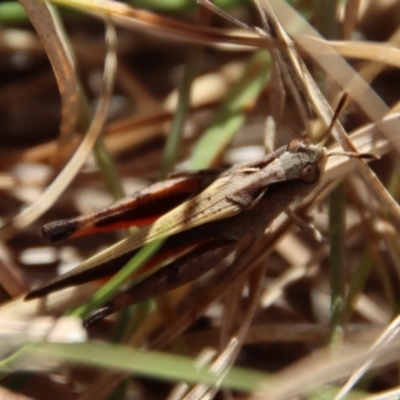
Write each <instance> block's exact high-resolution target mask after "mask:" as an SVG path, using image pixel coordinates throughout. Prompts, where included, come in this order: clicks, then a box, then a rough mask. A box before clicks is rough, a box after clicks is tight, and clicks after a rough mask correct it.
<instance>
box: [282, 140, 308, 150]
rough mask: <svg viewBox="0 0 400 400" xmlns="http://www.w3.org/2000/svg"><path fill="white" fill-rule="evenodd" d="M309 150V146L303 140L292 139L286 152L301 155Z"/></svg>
mask: <svg viewBox="0 0 400 400" xmlns="http://www.w3.org/2000/svg"><path fill="white" fill-rule="evenodd" d="M308 148H309V144H308V142H307V141H306V140H304V139H293V140H292V141H291V142H290V143H289V144H288V147H287V151H289V152H290V153H302V152H306V151H307V149H308Z"/></svg>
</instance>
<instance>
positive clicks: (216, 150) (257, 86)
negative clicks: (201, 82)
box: [190, 51, 270, 169]
mask: <svg viewBox="0 0 400 400" xmlns="http://www.w3.org/2000/svg"><path fill="white" fill-rule="evenodd" d="M269 71H270V55H269V52H267V51H259V52H257V53H256V54H255V55H254V56H253V57H252V58H251V59H250V61H249V63H248V65H247V67H246V69H245V71H244V73H243V75H242V76H241V78H239V80H238V81H237V82H236V84H235V85H234V86H233V87H232V89H231V90H230V92H229V93H228V95H227V96H226V99H227V100H226V101H225V102H224V103H223V104H222V105H221V107H220V109H219V110H218V112H217V114H216V115H215V118H214V120H213V122H212V123H211V126H210V127H209V128H208V129H207V130H206V131H205V132H204V134H203V136H202V137H201V139H200V140H199V141H198V143H197V145H196V147H195V149H194V152H193V155H192V157H191V160H190V169H200V168H206V167H209V166H212V165H213V164H214V162H215V161H216V160H217V159H218V157H219V156H220V155H221V154H222V153H223V151H224V150H225V148H226V147H227V145H228V144H229V143H230V142H231V140H232V139H233V137H234V135H235V134H236V132H237V131H238V130H239V128H240V127H241V126H242V125H243V123H244V121H245V112H246V108H247V107H248V106H249V104H252V103H253V102H255V101H256V99H257V97H258V95H259V94H260V92H261V90H262V89H263V87H264V86H265V83H266V81H267V79H268V77H269Z"/></svg>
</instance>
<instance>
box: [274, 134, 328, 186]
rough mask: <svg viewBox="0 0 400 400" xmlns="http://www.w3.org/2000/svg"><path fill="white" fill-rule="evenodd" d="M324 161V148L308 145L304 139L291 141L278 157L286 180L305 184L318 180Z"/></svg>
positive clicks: (322, 170)
mask: <svg viewBox="0 0 400 400" xmlns="http://www.w3.org/2000/svg"><path fill="white" fill-rule="evenodd" d="M326 160H327V154H326V151H325V148H323V147H321V146H318V145H313V144H310V143H308V142H307V141H306V140H304V139H294V140H292V141H291V142H290V143H289V144H288V146H287V149H286V151H285V152H283V153H282V154H281V155H280V157H279V161H280V162H281V165H282V168H283V170H284V171H285V175H286V179H287V180H290V179H301V180H302V181H303V182H305V183H315V182H317V181H318V180H319V178H320V176H321V174H322V173H323V172H324V169H325V165H326Z"/></svg>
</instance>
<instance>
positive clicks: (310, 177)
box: [300, 164, 321, 183]
mask: <svg viewBox="0 0 400 400" xmlns="http://www.w3.org/2000/svg"><path fill="white" fill-rule="evenodd" d="M320 175H321V171H320V169H319V167H318V165H317V164H308V165H306V166H305V167H304V168H303V169H302V170H301V172H300V179H301V180H302V181H303V182H307V183H314V182H317V181H318V180H319V177H320Z"/></svg>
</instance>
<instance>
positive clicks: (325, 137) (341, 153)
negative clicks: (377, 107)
mask: <svg viewBox="0 0 400 400" xmlns="http://www.w3.org/2000/svg"><path fill="white" fill-rule="evenodd" d="M347 98H348V94H347V93H343V95H342V97H341V98H340V101H339V104H338V105H337V107H336V110H335V113H334V114H333V117H332V121H331V123H330V124H329V126H328V129H327V130H326V132H325V134H324V135H323V138H322V140H321V142H320V143H319V145H318V146H320V147H323V146H324V145H325V143H326V142H327V141H328V139H329V135H330V133H331V132H332V129H333V127H334V126H335V124H336V122H337V120H338V119H339V116H340V113H341V112H342V110H343V107H344V105H345V103H346V100H347ZM327 156H328V157H332V156H346V157H354V158H363V159H365V160H378V159H379V158H380V157H379V156H376V155H375V154H370V153H363V154H360V153H357V152H354V151H334V152H332V153H329V154H328V155H327Z"/></svg>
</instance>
